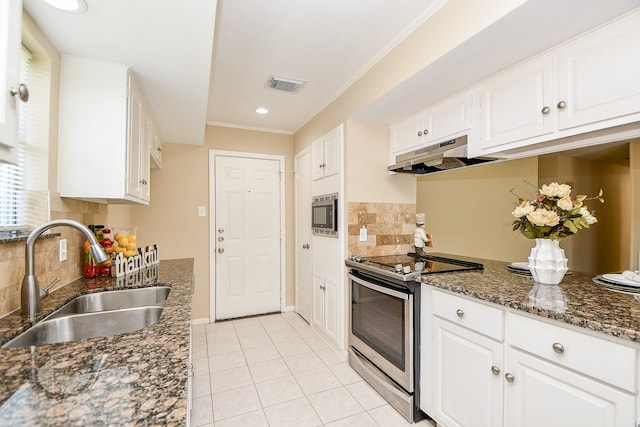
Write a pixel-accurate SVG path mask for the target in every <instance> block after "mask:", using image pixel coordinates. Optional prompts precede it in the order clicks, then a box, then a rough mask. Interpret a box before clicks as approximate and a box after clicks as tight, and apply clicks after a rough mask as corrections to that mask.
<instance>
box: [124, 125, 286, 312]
mask: <svg viewBox="0 0 640 427" xmlns="http://www.w3.org/2000/svg"><path fill="white" fill-rule="evenodd" d="M211 149H216V150H225V151H241V152H251V153H261V154H271V155H273V154H275V155H282V156H284V157H285V197H286V206H285V223H286V225H285V228H286V230H285V235H286V242H285V245H286V249H285V257H286V272H285V278H286V305H287V306H290V305H293V304H294V301H295V298H294V292H295V287H294V278H293V272H294V264H293V257H294V254H293V237H294V221H293V206H294V205H293V203H294V200H293V137H292V136H291V135H284V134H277V133H267V132H257V131H249V130H241V129H233V128H224V127H217V126H208V127H207V131H206V141H205V145H204V146H190V145H178V144H166V145H165V146H163V153H164V159H163V165H162V168H161V169H152V171H151V203H150V204H149V206H133V207H131V224H132V225H136V226H137V227H138V241H139V242H143V243H146V244H148V243H158V244H159V247H160V258H161V259H172V258H195V279H196V287H195V294H194V297H193V318H194V319H202V318H208V317H209V297H210V294H209V289H210V288H209V283H210V277H209V218H210V216H209V215H207V217H198V206H206V207H207V210H208V208H209V150H211Z"/></svg>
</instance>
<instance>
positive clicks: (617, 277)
mask: <svg viewBox="0 0 640 427" xmlns="http://www.w3.org/2000/svg"><path fill="white" fill-rule="evenodd" d="M602 278H603V279H604V280H607V281H609V282H612V283H618V284H620V285H624V286H632V287H634V288H640V282H636V281H634V280H629V279H626V278H625V277H623V276H622V274H603V275H602Z"/></svg>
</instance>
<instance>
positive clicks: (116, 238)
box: [113, 231, 124, 242]
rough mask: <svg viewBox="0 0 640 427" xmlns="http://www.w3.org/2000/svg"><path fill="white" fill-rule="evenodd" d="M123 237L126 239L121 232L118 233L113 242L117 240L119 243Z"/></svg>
mask: <svg viewBox="0 0 640 427" xmlns="http://www.w3.org/2000/svg"><path fill="white" fill-rule="evenodd" d="M123 237H124V234H122V233H121V232H119V231H118V232H117V233H116V234H115V236H113V240H115V241H116V242H117V241H118V240H120V239H122V238H123Z"/></svg>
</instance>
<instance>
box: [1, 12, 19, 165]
mask: <svg viewBox="0 0 640 427" xmlns="http://www.w3.org/2000/svg"><path fill="white" fill-rule="evenodd" d="M21 27H22V1H21V0H4V1H3V2H2V4H0V40H1V41H2V45H0V90H2V93H3V94H4V95H3V96H2V98H0V161H7V162H11V163H17V162H18V150H17V145H18V102H19V100H18V97H17V96H13V95H11V93H10V90H11V89H17V88H18V86H19V84H20V79H19V71H20V28H21Z"/></svg>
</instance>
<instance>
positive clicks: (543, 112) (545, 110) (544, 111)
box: [541, 107, 551, 114]
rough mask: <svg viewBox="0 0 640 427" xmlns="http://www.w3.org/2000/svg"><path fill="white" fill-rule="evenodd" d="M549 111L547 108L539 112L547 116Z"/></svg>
mask: <svg viewBox="0 0 640 427" xmlns="http://www.w3.org/2000/svg"><path fill="white" fill-rule="evenodd" d="M549 111H551V108H549V107H544V108H543V109H542V111H541V113H542V114H549Z"/></svg>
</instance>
